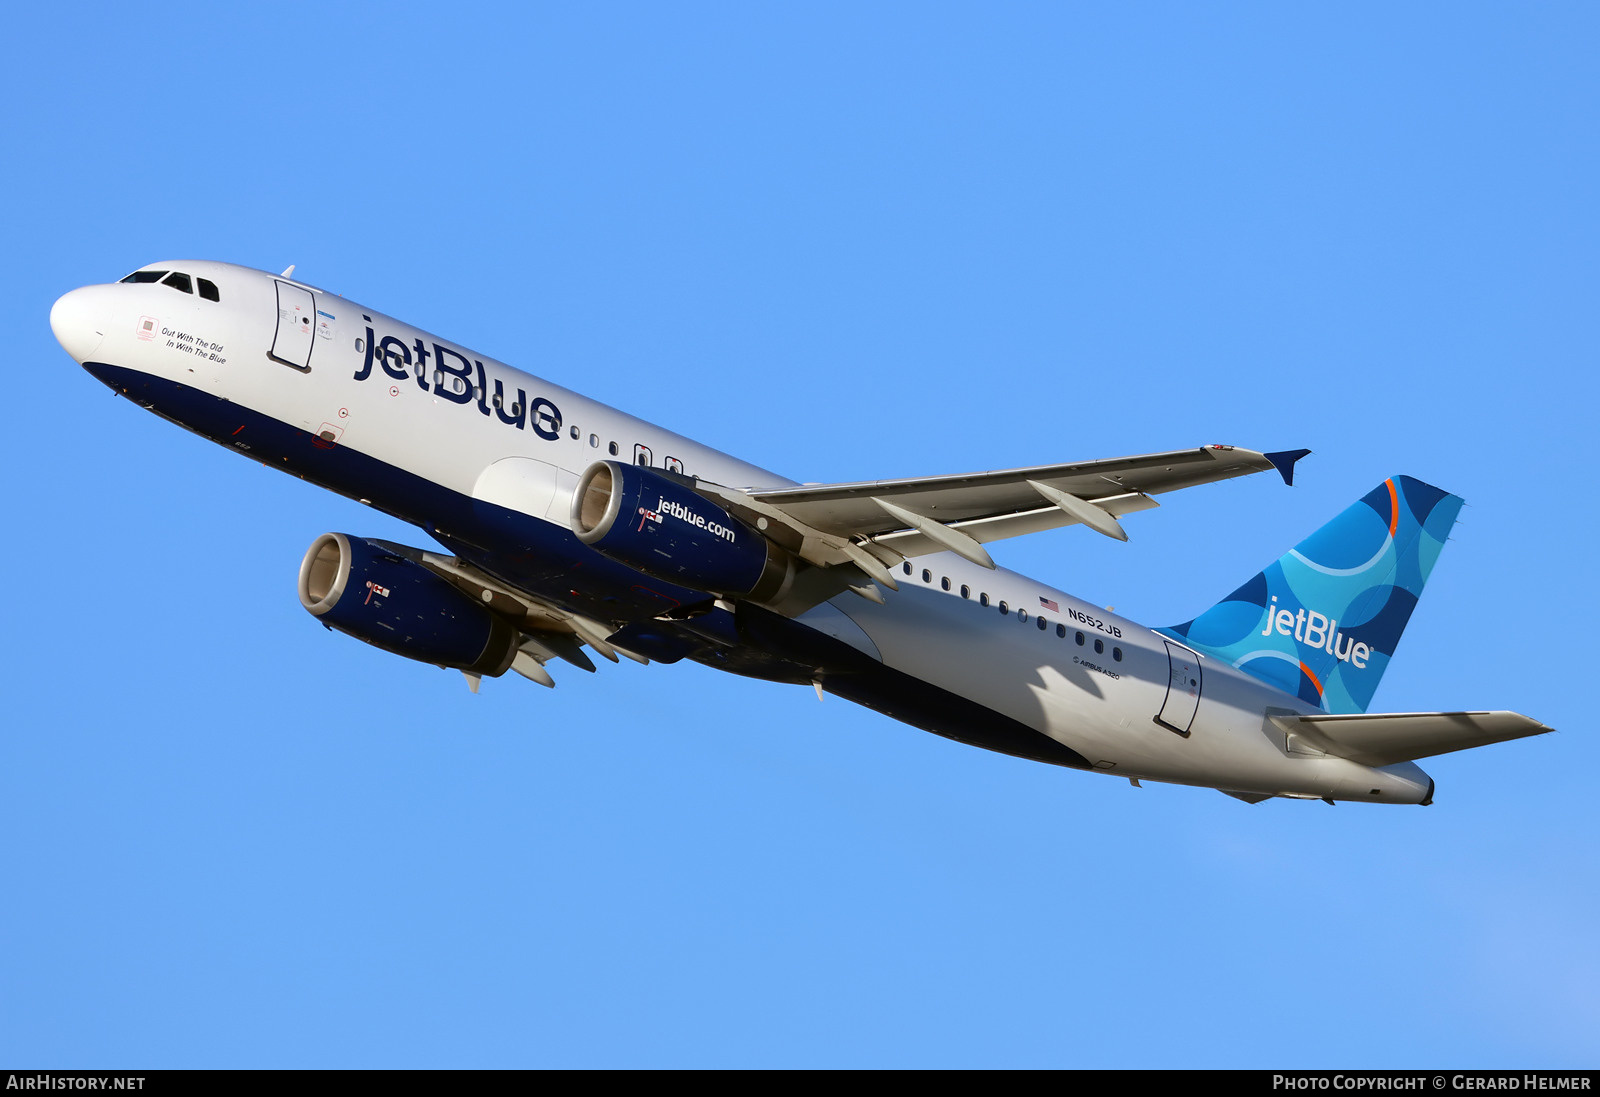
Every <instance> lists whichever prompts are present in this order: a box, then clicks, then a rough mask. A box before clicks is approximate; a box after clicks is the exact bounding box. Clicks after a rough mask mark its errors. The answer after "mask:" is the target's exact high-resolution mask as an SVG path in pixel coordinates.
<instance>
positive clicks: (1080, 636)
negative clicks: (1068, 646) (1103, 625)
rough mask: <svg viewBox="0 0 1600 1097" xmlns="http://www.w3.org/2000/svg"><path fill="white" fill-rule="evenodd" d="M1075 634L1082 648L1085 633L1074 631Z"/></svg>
mask: <svg viewBox="0 0 1600 1097" xmlns="http://www.w3.org/2000/svg"><path fill="white" fill-rule="evenodd" d="M1073 636H1074V638H1075V639H1076V640H1077V641H1078V646H1079V647H1080V648H1081V647H1083V633H1081V632H1078V633H1074V634H1073Z"/></svg>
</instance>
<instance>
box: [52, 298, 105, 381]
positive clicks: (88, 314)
mask: <svg viewBox="0 0 1600 1097" xmlns="http://www.w3.org/2000/svg"><path fill="white" fill-rule="evenodd" d="M94 290H95V287H93V286H84V287H83V288H82V289H75V290H73V291H72V292H71V293H67V294H63V295H62V297H61V299H60V300H58V301H57V302H56V303H55V304H54V305H53V306H51V309H50V330H51V331H53V332H55V333H56V342H58V343H60V344H61V347H62V349H63V350H65V351H66V352H67V353H68V354H70V355H72V360H73V361H74V362H77V363H78V364H79V365H82V364H83V363H84V362H86V361H88V359H89V356H90V355H91V354H93V353H94V352H95V350H96V349H97V348H98V347H99V346H100V341H101V340H102V339H104V338H105V332H104V331H102V330H100V329H101V328H102V327H103V326H104V325H103V323H102V321H101V320H100V318H99V316H98V315H97V312H98V310H97V309H95V307H94V298H95V296H96V295H95V292H94Z"/></svg>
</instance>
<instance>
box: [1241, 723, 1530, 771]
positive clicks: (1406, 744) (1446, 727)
mask: <svg viewBox="0 0 1600 1097" xmlns="http://www.w3.org/2000/svg"><path fill="white" fill-rule="evenodd" d="M1272 722H1273V723H1274V724H1276V725H1277V726H1278V727H1279V728H1281V729H1282V730H1283V731H1286V732H1288V733H1290V734H1292V735H1298V736H1301V737H1303V738H1304V739H1305V740H1307V741H1308V742H1309V743H1310V744H1312V745H1313V746H1316V747H1317V748H1318V749H1320V750H1324V751H1326V752H1327V753H1329V754H1336V755H1338V756H1339V757H1341V758H1348V759H1350V760H1351V761H1352V762H1359V763H1361V764H1362V765H1364V766H1389V765H1394V764H1395V763H1396V762H1410V761H1414V760H1416V759H1418V758H1428V757H1431V756H1433V755H1435V754H1449V753H1450V752H1451V751H1454V750H1466V749H1467V748H1468V747H1481V746H1487V745H1488V744H1490V743H1503V742H1506V741H1507V740H1509V739H1521V738H1523V737H1525V736H1528V735H1542V734H1544V733H1545V732H1547V731H1554V730H1555V729H1554V728H1549V727H1546V726H1545V725H1543V724H1541V723H1540V722H1539V721H1537V720H1534V719H1532V718H1530V717H1527V716H1523V715H1521V714H1520V713H1515V712H1368V713H1356V714H1353V715H1348V716H1274V717H1272Z"/></svg>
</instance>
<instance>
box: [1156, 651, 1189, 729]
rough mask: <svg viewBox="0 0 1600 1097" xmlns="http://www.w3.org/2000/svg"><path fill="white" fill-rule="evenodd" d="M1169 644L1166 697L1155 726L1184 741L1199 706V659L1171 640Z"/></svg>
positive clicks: (1157, 715)
mask: <svg viewBox="0 0 1600 1097" xmlns="http://www.w3.org/2000/svg"><path fill="white" fill-rule="evenodd" d="M1166 644H1167V664H1168V667H1167V669H1168V676H1167V696H1166V698H1165V699H1164V700H1163V701H1162V702H1161V711H1160V712H1159V713H1157V714H1156V723H1158V724H1160V725H1161V726H1162V727H1164V728H1166V729H1167V730H1169V731H1175V732H1177V733H1178V734H1179V735H1182V736H1184V737H1185V738H1187V737H1188V735H1189V725H1190V724H1193V723H1194V714H1195V710H1196V709H1198V708H1199V707H1200V656H1198V655H1196V654H1195V653H1194V652H1192V651H1190V650H1189V649H1188V648H1186V647H1183V646H1182V645H1181V644H1174V643H1172V642H1171V641H1170V640H1168V641H1166Z"/></svg>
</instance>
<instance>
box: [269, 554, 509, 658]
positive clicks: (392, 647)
mask: <svg viewBox="0 0 1600 1097" xmlns="http://www.w3.org/2000/svg"><path fill="white" fill-rule="evenodd" d="M299 590H300V604H301V605H302V606H305V607H306V609H307V610H308V611H310V612H311V614H312V615H313V616H315V617H316V618H317V619H318V620H320V621H321V622H322V623H323V624H325V625H327V626H329V627H330V628H336V629H338V630H339V631H340V632H342V633H344V634H345V635H347V636H354V637H355V638H356V639H357V640H362V641H365V642H366V643H369V644H371V645H372V646H373V647H378V648H382V649H383V650H384V651H388V652H392V653H394V654H395V655H403V656H405V657H406V658H407V659H415V660H417V661H418V662H422V663H434V664H436V665H438V666H442V667H452V668H454V669H456V670H464V671H467V672H469V673H472V674H487V675H489V676H491V677H494V676H497V675H501V674H504V673H505V672H506V668H508V667H509V666H511V661H512V659H514V658H516V654H517V642H518V640H519V639H520V635H519V634H518V632H517V630H516V629H515V628H514V627H513V626H512V625H510V624H509V623H507V622H506V620H505V619H504V618H502V617H499V616H498V615H496V614H493V613H491V612H489V611H488V610H487V609H485V608H484V607H483V606H482V605H480V604H478V603H477V602H475V601H473V599H472V598H471V597H470V596H469V595H467V594H464V593H463V592H462V591H460V590H458V589H457V588H456V587H454V586H452V585H451V584H450V583H449V582H447V581H446V580H444V579H441V578H440V577H439V576H437V575H435V574H434V573H433V572H431V571H429V570H428V569H427V568H425V567H423V566H422V565H421V564H418V563H415V562H414V561H411V560H407V559H406V558H405V557H403V556H399V555H396V554H395V553H394V552H392V551H390V550H389V549H388V548H387V547H386V546H385V545H384V544H383V542H381V541H369V540H366V539H363V538H360V537H350V536H347V535H345V534H343V533H324V534H323V535H322V536H321V537H318V538H317V539H316V540H315V541H314V542H312V545H311V548H310V549H308V550H307V552H306V556H305V559H304V560H302V561H301V563H300V583H299Z"/></svg>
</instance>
